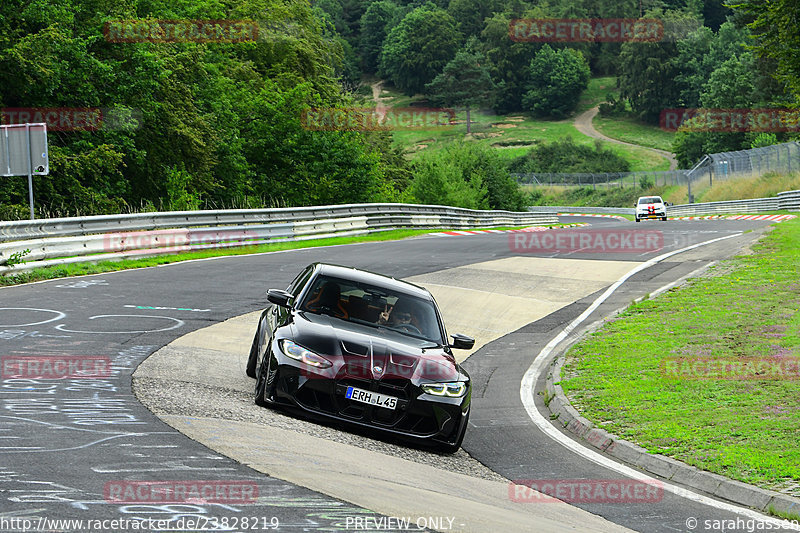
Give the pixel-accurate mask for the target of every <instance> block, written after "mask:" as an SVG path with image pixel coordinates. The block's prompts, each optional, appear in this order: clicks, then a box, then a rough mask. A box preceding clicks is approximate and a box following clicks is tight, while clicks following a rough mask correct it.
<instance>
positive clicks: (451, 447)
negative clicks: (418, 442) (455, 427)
mask: <svg viewBox="0 0 800 533" xmlns="http://www.w3.org/2000/svg"><path fill="white" fill-rule="evenodd" d="M468 425H469V411H468V412H467V416H466V417H465V419H464V424H463V425H462V426H461V431H460V432H459V433H458V438H457V439H456V441H455V442H454V443H453V444H442V445H440V446H439V450H440V451H442V452H444V453H449V454H452V453H456V452H457V451H458V449H459V448H461V443H462V442H464V435H466V433H467V426H468Z"/></svg>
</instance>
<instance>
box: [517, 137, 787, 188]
mask: <svg viewBox="0 0 800 533" xmlns="http://www.w3.org/2000/svg"><path fill="white" fill-rule="evenodd" d="M797 171H800V143H798V142H788V143H782V144H774V145H772V146H765V147H762V148H752V149H750V150H739V151H736V152H720V153H717V154H707V155H704V156H703V157H702V158H701V159H700V161H698V162H697V163H696V164H695V165H694V166H693V167H692V168H691V169H689V170H666V171H662V172H616V173H614V172H611V173H609V172H605V173H603V172H600V173H547V172H531V173H526V174H512V176H514V178H515V179H516V180H517V182H518V183H520V184H523V185H540V186H561V187H592V188H593V189H597V188H625V187H633V188H637V187H639V188H643V185H645V186H646V185H656V186H658V185H687V186H688V187H689V188H690V189H691V187H693V186H695V184H698V183H700V182H702V181H703V180H706V181H708V184H709V185H713V184H714V182H715V181H719V180H728V179H733V178H758V177H760V176H763V175H764V174H766V173H768V172H777V173H792V172H797ZM689 196H690V198H691V197H692V195H691V190H690V192H689ZM690 202H691V200H690Z"/></svg>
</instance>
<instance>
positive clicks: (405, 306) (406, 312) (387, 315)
mask: <svg viewBox="0 0 800 533" xmlns="http://www.w3.org/2000/svg"><path fill="white" fill-rule="evenodd" d="M415 322H416V320H415V317H414V313H413V309H412V306H411V305H410V304H409V303H408V302H406V301H405V300H397V302H396V303H395V304H394V307H392V309H391V310H389V306H386V309H385V310H384V311H383V312H382V313H381V316H380V318H379V320H378V323H380V324H387V325H390V326H403V325H410V326H411V327H413V328H414V329H418V328H417V327H416V325H415Z"/></svg>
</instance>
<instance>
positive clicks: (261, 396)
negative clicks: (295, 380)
mask: <svg viewBox="0 0 800 533" xmlns="http://www.w3.org/2000/svg"><path fill="white" fill-rule="evenodd" d="M271 367H272V356H271V355H269V354H264V359H263V360H262V361H261V368H259V371H258V377H257V378H256V391H255V392H256V394H255V403H256V405H259V406H261V407H267V406H269V405H270V404H272V403H274V401H275V374H277V369H272V368H271Z"/></svg>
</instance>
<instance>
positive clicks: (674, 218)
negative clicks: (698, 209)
mask: <svg viewBox="0 0 800 533" xmlns="http://www.w3.org/2000/svg"><path fill="white" fill-rule="evenodd" d="M720 218H725V215H703V216H697V217H667V220H718V219H720Z"/></svg>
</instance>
